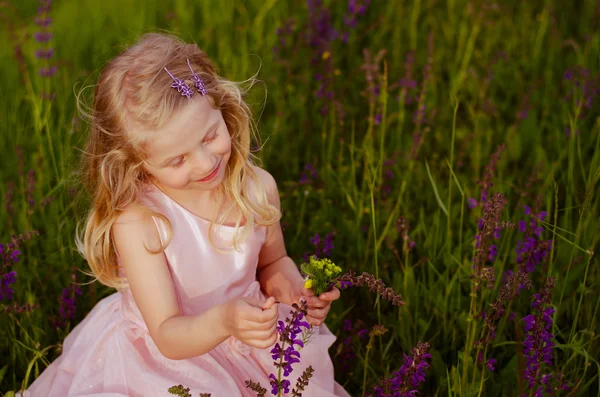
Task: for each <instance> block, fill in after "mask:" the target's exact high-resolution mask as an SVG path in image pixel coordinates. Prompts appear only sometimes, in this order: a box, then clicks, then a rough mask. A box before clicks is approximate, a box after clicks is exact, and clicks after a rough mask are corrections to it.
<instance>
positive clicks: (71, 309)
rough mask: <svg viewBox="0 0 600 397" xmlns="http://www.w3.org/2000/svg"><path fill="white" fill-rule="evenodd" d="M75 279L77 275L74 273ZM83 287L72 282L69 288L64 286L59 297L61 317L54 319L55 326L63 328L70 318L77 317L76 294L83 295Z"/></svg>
mask: <svg viewBox="0 0 600 397" xmlns="http://www.w3.org/2000/svg"><path fill="white" fill-rule="evenodd" d="M72 277H73V279H75V275H74V274H73V275H72ZM81 294H82V291H81V287H80V286H78V285H75V284H70V285H69V286H68V287H67V288H63V290H62V294H61V296H60V298H59V300H58V301H59V317H58V319H53V320H52V323H53V325H54V327H55V328H61V327H64V326H66V324H67V322H68V321H69V320H74V319H75V313H76V311H77V305H76V300H75V298H76V295H81Z"/></svg>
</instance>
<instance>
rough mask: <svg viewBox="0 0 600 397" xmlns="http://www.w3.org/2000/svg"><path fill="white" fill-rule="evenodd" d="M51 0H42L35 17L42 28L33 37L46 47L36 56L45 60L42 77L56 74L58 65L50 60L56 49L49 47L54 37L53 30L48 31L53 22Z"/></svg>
mask: <svg viewBox="0 0 600 397" xmlns="http://www.w3.org/2000/svg"><path fill="white" fill-rule="evenodd" d="M51 4H52V1H51V0H40V7H39V8H38V15H37V16H36V17H35V24H36V25H38V26H39V27H41V29H42V30H40V31H39V32H36V33H35V34H34V35H33V37H34V38H35V40H36V41H37V42H38V43H40V44H42V45H43V46H44V47H43V48H39V49H37V50H36V51H35V56H36V58H37V59H39V60H43V61H44V66H43V67H41V68H40V69H39V71H38V74H39V75H40V76H41V77H52V76H54V75H55V74H56V71H57V68H56V66H53V65H50V64H49V62H48V60H49V59H50V58H52V56H53V55H54V49H53V48H51V47H49V42H50V40H51V39H52V36H53V35H52V32H50V31H48V28H49V27H50V25H51V23H52V19H51V18H49V17H48V12H49V11H50V5H51ZM51 96H52V94H48V93H43V94H42V97H43V98H48V97H51Z"/></svg>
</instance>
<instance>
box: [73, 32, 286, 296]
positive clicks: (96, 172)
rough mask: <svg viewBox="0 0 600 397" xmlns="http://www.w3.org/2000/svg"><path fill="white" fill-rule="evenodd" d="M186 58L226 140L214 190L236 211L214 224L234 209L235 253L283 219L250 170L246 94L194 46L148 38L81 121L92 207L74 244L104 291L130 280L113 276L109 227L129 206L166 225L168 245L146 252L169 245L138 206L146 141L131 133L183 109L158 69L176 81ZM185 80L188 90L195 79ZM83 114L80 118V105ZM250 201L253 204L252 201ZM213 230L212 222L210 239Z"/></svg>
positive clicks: (119, 63)
mask: <svg viewBox="0 0 600 397" xmlns="http://www.w3.org/2000/svg"><path fill="white" fill-rule="evenodd" d="M187 59H189V61H190V64H191V66H192V68H193V69H194V71H195V73H196V74H197V75H198V76H200V77H201V78H202V79H203V80H204V82H205V85H206V89H207V91H208V95H209V96H210V99H212V101H213V103H214V106H215V107H216V108H217V109H220V110H221V112H222V114H223V118H224V120H225V123H226V125H227V128H228V130H229V134H230V136H231V157H230V160H229V163H228V166H227V169H226V172H225V179H224V180H223V183H221V185H220V186H219V191H218V193H219V195H218V197H219V200H218V211H217V213H219V214H220V213H221V211H220V210H221V207H222V203H223V199H226V200H229V201H232V202H233V203H234V206H233V207H231V206H230V207H229V209H228V210H227V211H226V212H224V213H223V214H220V216H219V218H218V219H217V223H218V224H219V225H220V224H222V223H223V222H224V220H225V219H226V218H227V216H228V215H229V214H230V213H231V211H233V210H235V209H237V210H239V213H240V214H239V217H238V220H237V223H236V227H235V234H234V239H233V244H234V247H235V248H236V249H237V248H238V247H239V243H240V242H242V241H244V240H245V239H246V238H247V237H248V236H249V234H250V233H251V231H252V229H253V228H254V226H255V224H258V225H264V226H269V225H272V224H274V223H276V222H277V221H278V220H279V218H280V216H281V214H280V213H279V211H278V210H277V209H276V208H275V207H274V206H272V205H270V204H269V201H268V198H267V193H266V187H265V185H264V184H263V183H262V182H261V179H260V178H259V176H258V175H256V172H255V171H254V168H253V165H254V156H253V154H252V153H251V151H250V143H251V140H252V138H254V139H256V141H258V136H257V134H256V132H255V128H254V123H253V121H252V115H251V111H250V109H249V107H248V105H247V104H246V103H245V102H244V100H243V95H244V94H245V93H246V90H243V89H242V88H241V86H242V84H241V83H235V82H232V81H228V80H226V79H224V78H222V77H220V76H218V75H217V73H216V70H215V67H214V66H213V64H212V62H211V61H210V59H209V58H208V56H207V55H206V54H205V53H204V52H203V51H201V50H200V49H199V48H198V46H197V45H196V44H187V43H185V42H183V41H181V40H180V39H178V38H176V37H173V36H170V35H166V34H158V33H150V34H145V35H144V36H142V37H141V38H140V40H139V41H138V42H137V43H136V44H135V45H133V46H132V47H130V48H128V49H126V50H125V51H124V52H122V53H121V54H119V55H118V56H116V57H115V58H114V59H113V60H112V61H110V62H109V63H108V65H107V66H106V67H105V68H104V69H103V70H102V72H101V73H100V76H99V78H98V82H97V84H96V87H95V92H94V101H93V108H92V109H91V112H90V114H87V115H86V116H87V118H88V119H89V120H90V124H91V131H90V136H89V140H88V142H87V145H86V147H85V149H84V155H83V158H82V169H81V173H82V180H83V182H84V184H85V185H86V188H87V191H88V192H89V194H90V195H91V198H92V208H91V210H90V212H89V214H88V216H87V219H86V220H85V227H84V228H82V230H81V231H78V232H77V246H78V248H79V250H80V252H81V253H82V255H83V256H84V257H85V258H86V260H87V261H88V264H89V266H90V268H91V271H92V272H91V273H88V274H89V275H91V276H93V277H95V279H97V280H98V281H100V282H101V283H102V284H104V285H107V286H109V287H114V288H122V287H126V286H127V280H126V279H125V278H123V277H120V276H119V273H118V264H117V257H116V252H115V249H114V245H113V241H112V239H113V238H112V233H111V228H112V225H113V224H114V222H115V221H116V219H117V218H118V217H119V215H120V214H121V213H122V212H123V211H124V210H125V209H126V208H127V207H128V206H130V205H132V204H137V205H140V206H141V207H142V208H144V209H145V210H146V211H149V213H151V214H152V215H153V216H156V217H158V218H160V219H162V220H163V221H164V222H165V223H166V224H167V225H168V230H169V233H168V234H169V235H168V240H167V241H166V242H165V243H164V244H163V246H162V247H161V249H160V250H158V251H150V250H149V251H150V252H153V253H160V252H162V251H164V249H165V248H166V247H167V245H168V244H169V241H170V239H171V235H172V227H171V224H170V222H169V220H168V219H167V218H166V217H165V216H164V215H162V214H160V213H157V212H155V211H152V210H150V209H149V208H147V207H145V206H144V205H143V203H142V202H141V201H139V200H138V197H139V196H140V194H141V193H142V192H143V191H144V189H145V187H147V184H148V183H150V182H149V177H148V175H147V174H146V173H145V172H144V169H143V167H142V165H143V163H144V160H145V158H146V157H147V155H146V154H145V151H144V145H145V142H144V139H145V137H144V136H140V135H139V134H133V133H132V130H133V129H137V127H145V128H149V129H158V128H160V127H161V126H162V125H164V124H165V123H166V122H167V121H168V120H169V119H170V118H171V116H173V115H174V114H176V113H177V112H178V111H179V110H180V109H181V108H183V107H184V106H185V104H186V103H188V101H189V99H188V98H186V97H185V96H182V95H180V93H179V92H177V90H175V89H173V88H170V86H171V84H172V83H173V81H172V79H171V77H170V76H169V75H168V74H167V73H165V71H164V69H163V68H164V67H167V69H168V70H169V71H170V72H171V73H172V74H173V75H174V76H180V77H181V76H189V75H190V70H189V68H188V65H187V62H186V60H187ZM254 81H255V77H254V76H253V77H252V78H250V79H248V80H247V81H246V82H245V83H248V82H250V84H249V86H250V87H251V85H252V83H253V82H254ZM186 82H187V83H188V84H189V85H190V86H191V87H193V82H192V81H186ZM248 89H249V88H248ZM197 95H199V94H197ZM80 111H81V112H82V113H85V111H83V110H82V107H81V104H80ZM249 181H251V182H253V183H252V186H253V189H252V193H254V194H250V192H249V188H248V187H249V185H250V184H249V183H248V182H249ZM253 196H254V197H255V198H256V199H255V200H253V199H251V197H253ZM242 219H243V220H245V225H244V226H243V227H241V226H240V224H241V221H242ZM213 224H214V221H211V223H210V228H209V238H211V235H212V233H211V230H212V227H213ZM240 230H241V232H240ZM211 244H212V240H211Z"/></svg>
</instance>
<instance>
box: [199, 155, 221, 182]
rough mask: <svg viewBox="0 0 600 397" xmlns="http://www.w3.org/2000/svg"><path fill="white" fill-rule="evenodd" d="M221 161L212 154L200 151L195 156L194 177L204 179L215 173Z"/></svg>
mask: <svg viewBox="0 0 600 397" xmlns="http://www.w3.org/2000/svg"><path fill="white" fill-rule="evenodd" d="M218 163H219V159H218V158H216V157H215V156H213V155H212V154H209V153H206V152H204V151H202V150H198V151H197V152H196V153H195V156H194V176H195V177H196V179H202V178H204V177H206V176H208V175H209V174H210V173H211V172H213V171H214V169H215V167H216V166H217V164H218Z"/></svg>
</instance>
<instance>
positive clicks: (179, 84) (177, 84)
mask: <svg viewBox="0 0 600 397" xmlns="http://www.w3.org/2000/svg"><path fill="white" fill-rule="evenodd" d="M165 70H166V71H167V73H169V76H171V78H172V79H173V81H174V83H173V84H171V88H177V92H180V93H181V95H182V96H186V97H188V98H191V97H192V95H194V91H192V89H191V88H190V86H189V85H187V84H186V83H185V80H183V79H178V78H177V77H175V76H173V75H172V74H171V72H169V70H168V69H167V67H166V66H165Z"/></svg>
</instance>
